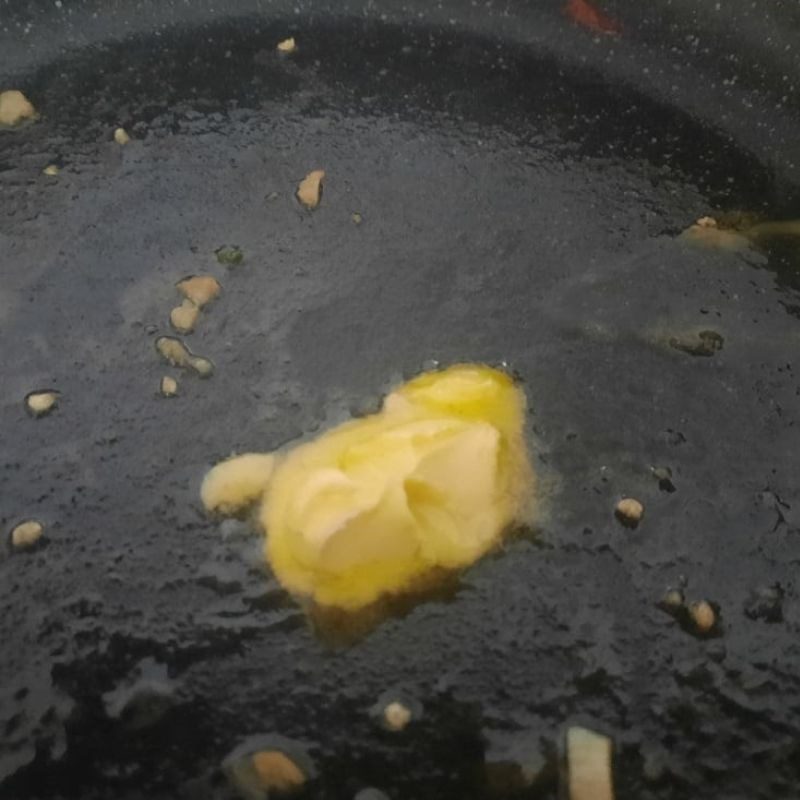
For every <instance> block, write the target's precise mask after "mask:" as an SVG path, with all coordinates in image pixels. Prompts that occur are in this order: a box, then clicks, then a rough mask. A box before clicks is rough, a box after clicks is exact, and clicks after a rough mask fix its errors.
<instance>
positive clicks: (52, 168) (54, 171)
mask: <svg viewBox="0 0 800 800" xmlns="http://www.w3.org/2000/svg"><path fill="white" fill-rule="evenodd" d="M59 172H61V170H60V169H59V168H58V166H57V165H56V164H48V165H47V166H46V167H45V168H44V169H43V170H42V173H43V174H44V175H48V176H49V177H51V178H54V177H55V176H56V175H58V173H59Z"/></svg>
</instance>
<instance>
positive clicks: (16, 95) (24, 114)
mask: <svg viewBox="0 0 800 800" xmlns="http://www.w3.org/2000/svg"><path fill="white" fill-rule="evenodd" d="M35 116H36V109H35V108H34V107H33V104H32V103H31V101H30V100H28V98H27V97H25V95H24V94H22V92H20V91H17V90H16V89H10V90H8V91H6V92H0V125H19V123H20V122H23V121H24V120H26V119H31V118H32V117H35Z"/></svg>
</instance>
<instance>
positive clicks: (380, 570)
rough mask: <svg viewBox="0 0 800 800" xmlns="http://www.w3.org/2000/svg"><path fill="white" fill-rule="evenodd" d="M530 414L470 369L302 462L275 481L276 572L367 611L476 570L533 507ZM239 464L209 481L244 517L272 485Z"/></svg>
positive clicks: (217, 499) (272, 547)
mask: <svg viewBox="0 0 800 800" xmlns="http://www.w3.org/2000/svg"><path fill="white" fill-rule="evenodd" d="M524 414H525V396H524V394H523V393H522V391H521V390H520V389H519V388H518V387H517V386H516V385H515V384H514V382H513V380H512V379H511V378H510V377H509V376H508V375H507V374H505V373H504V372H500V371H498V370H494V369H491V368H489V367H484V366H481V365H458V366H455V367H451V368H449V369H447V370H444V371H441V372H431V373H424V374H423V375H421V376H419V377H418V378H416V379H414V380H412V381H410V382H409V383H407V384H404V385H403V386H401V387H399V388H398V389H397V390H395V391H394V392H393V393H392V394H390V395H389V396H388V397H387V398H386V400H385V402H384V404H383V407H382V409H381V411H380V412H378V413H377V414H374V415H372V416H369V417H365V418H363V419H358V420H353V421H352V422H348V423H345V424H343V425H340V426H338V427H336V428H334V429H332V430H330V431H328V432H327V433H324V434H323V435H322V436H320V437H319V438H318V439H316V440H314V441H311V442H308V443H307V444H303V445H301V446H299V447H297V448H295V449H293V450H291V451H289V452H288V453H287V454H285V455H284V456H282V457H280V458H279V460H278V461H277V463H276V464H275V469H274V472H272V474H271V476H270V477H269V478H268V483H267V484H264V482H263V481H261V484H262V485H266V491H265V494H264V500H265V502H264V504H263V506H262V509H261V512H260V519H261V522H262V524H263V526H264V528H265V530H266V532H267V544H266V552H267V557H268V559H269V562H270V564H271V565H272V568H273V570H274V572H275V575H276V576H277V578H278V579H279V580H280V581H281V583H282V584H283V585H284V586H285V587H286V588H287V589H289V590H290V591H292V592H293V593H295V594H299V595H303V596H307V597H310V598H311V599H312V600H313V601H315V602H316V603H318V604H320V605H323V606H335V607H339V608H343V609H350V610H355V609H358V608H361V607H363V606H366V605H369V604H370V603H372V602H374V601H376V600H378V599H379V598H380V597H381V596H382V595H384V594H391V593H398V592H402V591H404V590H406V589H413V588H414V584H415V582H416V581H417V580H421V579H424V578H425V577H426V576H427V575H429V574H430V573H431V572H432V571H433V570H437V569H446V570H454V569H459V568H462V567H465V566H467V565H469V564H471V563H472V562H473V561H475V560H476V559H477V558H480V557H481V556H482V555H483V554H485V553H486V552H487V551H488V550H490V549H491V548H492V547H493V546H494V545H495V544H496V543H497V541H498V540H499V538H500V536H501V535H502V533H503V532H504V531H505V530H506V528H507V527H508V526H509V525H510V524H511V523H512V522H514V521H515V520H517V519H519V517H520V515H521V513H522V511H523V507H524V505H525V502H526V500H527V498H528V496H529V493H530V489H531V486H532V473H531V469H530V466H529V462H528V457H527V452H526V447H525V442H524V436H523V426H524ZM253 457H254V456H252V455H251V456H245V457H242V458H251V459H252V458H253ZM239 461H240V459H235V460H233V461H229V462H224V463H223V464H222V465H220V466H219V467H216V468H215V469H214V470H212V472H211V473H210V474H209V476H208V478H207V480H206V483H207V484H208V486H209V487H215V486H216V490H215V492H211V489H210V488H209V495H214V500H213V502H212V501H211V500H207V497H206V496H205V495H204V497H203V500H204V502H205V503H206V505H207V506H210V507H216V508H221V507H227V508H234V507H236V506H237V504H241V501H242V500H243V498H249V497H252V496H253V494H254V493H257V490H258V485H259V482H260V479H258V478H256V477H252V476H251V475H250V466H248V465H247V464H242V465H241V467H240V466H239V465H238V464H237V462H239ZM240 468H241V470H242V473H241V487H240V486H239V484H238V481H239V476H238V470H239V469H240ZM217 470H219V471H220V474H224V481H223V480H222V479H221V478H219V477H217V478H215V477H214V473H215V472H217ZM240 489H241V491H240ZM205 490H206V484H204V491H205Z"/></svg>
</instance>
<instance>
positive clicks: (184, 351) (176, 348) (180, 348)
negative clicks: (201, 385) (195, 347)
mask: <svg viewBox="0 0 800 800" xmlns="http://www.w3.org/2000/svg"><path fill="white" fill-rule="evenodd" d="M156 351H157V352H158V354H159V355H160V356H161V357H162V358H163V359H164V360H165V361H166V362H167V363H168V364H171V365H172V366H173V367H183V368H184V369H191V370H194V371H195V372H196V373H197V374H198V375H199V376H200V377H201V378H207V377H209V376H210V375H212V374H213V372H214V365H213V364H212V363H211V361H209V360H208V359H207V358H203V357H202V356H195V355H192V353H191V352H189V348H187V347H186V345H185V344H184V343H183V342H182V341H181V340H180V339H176V338H175V337H174V336H159V338H158V339H156Z"/></svg>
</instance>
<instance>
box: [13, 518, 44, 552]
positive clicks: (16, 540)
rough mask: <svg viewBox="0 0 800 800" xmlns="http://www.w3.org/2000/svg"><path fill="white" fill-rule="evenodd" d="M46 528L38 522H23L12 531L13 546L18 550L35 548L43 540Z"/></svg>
mask: <svg viewBox="0 0 800 800" xmlns="http://www.w3.org/2000/svg"><path fill="white" fill-rule="evenodd" d="M43 533H44V526H43V525H42V523H41V522H36V520H28V521H27V522H21V523H20V524H19V525H17V527H16V528H14V530H13V531H11V546H12V547H14V548H15V549H17V550H24V549H26V548H29V547H33V546H34V545H35V544H37V543H38V541H39V540H40V539H41V538H42V534H43Z"/></svg>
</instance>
